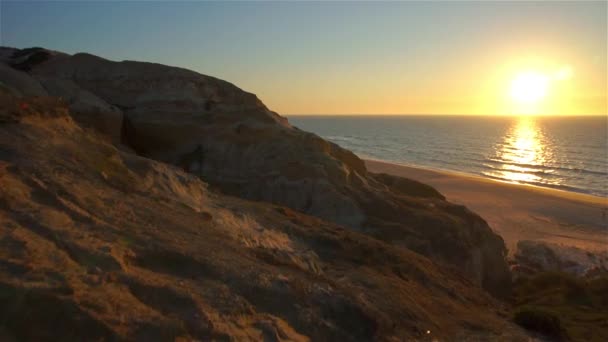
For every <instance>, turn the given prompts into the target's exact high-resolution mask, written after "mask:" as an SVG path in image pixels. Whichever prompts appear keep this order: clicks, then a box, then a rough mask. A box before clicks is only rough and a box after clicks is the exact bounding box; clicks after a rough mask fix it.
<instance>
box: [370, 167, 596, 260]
mask: <svg viewBox="0 0 608 342" xmlns="http://www.w3.org/2000/svg"><path fill="white" fill-rule="evenodd" d="M365 163H366V165H367V167H368V169H369V171H371V172H377V173H378V172H383V173H388V174H392V175H396V176H401V177H406V178H410V179H414V180H417V181H420V182H423V183H426V184H429V185H431V186H433V187H435V188H436V189H437V190H439V191H440V192H441V193H442V194H443V195H444V196H446V197H447V199H448V200H449V201H450V202H453V203H457V204H463V205H465V206H467V207H468V208H469V209H471V210H473V211H475V212H476V213H478V214H479V215H481V216H482V217H483V218H484V219H485V220H486V221H487V222H488V223H489V224H490V226H491V227H492V229H494V231H496V232H497V233H498V234H500V235H501V236H502V237H503V239H504V240H505V243H506V245H507V248H509V253H512V252H513V251H514V250H515V246H516V245H517V241H519V240H541V241H545V242H551V243H557V244H561V245H565V246H574V247H578V248H583V249H586V250H589V251H594V252H595V251H597V252H599V251H607V250H608V198H603V197H596V196H590V195H584V194H577V193H572V192H566V191H559V190H553V189H546V188H539V187H534V186H528V185H520V184H511V183H506V182H500V181H494V180H491V179H487V178H482V177H476V176H472V175H466V174H460V173H457V172H448V171H438V170H430V169H423V168H419V167H413V166H404V165H399V164H392V163H388V162H382V161H375V160H366V161H365Z"/></svg>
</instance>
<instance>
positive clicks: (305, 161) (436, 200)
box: [9, 51, 510, 296]
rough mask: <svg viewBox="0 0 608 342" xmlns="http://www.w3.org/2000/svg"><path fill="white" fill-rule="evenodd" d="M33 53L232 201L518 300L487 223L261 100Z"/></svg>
mask: <svg viewBox="0 0 608 342" xmlns="http://www.w3.org/2000/svg"><path fill="white" fill-rule="evenodd" d="M28 53H29V54H32V57H27V56H28ZM28 53H25V52H23V51H22V52H19V53H18V55H19V56H20V57H19V58H20V59H21V60H23V61H26V63H25V64H26V65H27V67H28V68H29V69H28V70H29V72H30V74H31V75H32V76H33V77H35V78H37V79H39V80H41V81H42V83H43V84H44V85H47V86H49V89H53V91H55V92H56V93H57V94H60V93H63V94H76V95H75V96H74V97H69V98H70V99H71V100H70V101H71V103H72V105H73V107H75V108H73V109H75V111H78V110H81V111H84V112H86V109H83V108H85V106H80V107H76V105H75V104H78V103H83V102H84V103H88V104H90V103H100V102H99V101H102V102H103V103H105V104H108V106H113V107H106V108H114V107H117V108H119V109H120V110H121V111H122V113H123V115H124V119H123V120H122V125H121V132H120V135H121V139H122V142H123V143H124V144H127V145H129V147H131V148H132V149H134V150H135V151H136V152H138V153H139V154H140V155H142V156H145V157H149V158H153V159H155V160H158V161H162V162H166V163H170V164H174V165H178V166H180V167H181V168H183V169H184V170H187V171H189V172H191V173H193V174H196V175H198V176H200V178H202V179H203V180H205V181H206V182H209V183H210V184H211V185H212V186H214V187H217V188H219V189H221V190H222V191H223V192H225V193H227V194H231V195H235V196H239V197H242V198H246V199H253V200H258V201H265V202H270V203H274V204H279V205H284V206H287V207H290V208H292V209H295V210H297V211H299V212H302V213H305V214H310V215H313V216H316V217H319V218H321V219H324V220H328V221H331V222H334V223H337V224H341V225H344V226H346V227H349V228H351V229H353V230H356V231H360V232H364V233H365V234H367V235H369V236H373V237H374V238H376V239H378V240H382V241H386V242H391V243H392V244H394V245H396V246H401V247H406V248H408V249H411V250H414V251H416V252H418V253H421V254H423V255H426V256H429V257H431V258H432V259H433V260H436V261H438V262H442V263H446V264H450V265H452V266H453V267H455V268H456V269H458V270H459V271H460V272H462V273H464V274H467V275H468V276H470V278H471V279H473V280H475V282H476V283H477V284H479V285H482V286H483V287H484V288H486V289H488V290H489V291H490V292H492V293H494V294H496V295H499V296H506V295H507V294H508V292H509V287H510V285H509V280H510V274H509V270H508V267H507V265H506V262H505V256H506V250H505V246H504V243H503V241H502V239H501V238H500V237H499V236H497V235H496V234H494V233H493V232H492V231H491V229H490V228H489V227H488V225H487V224H486V223H485V221H484V220H483V219H481V218H480V217H479V216H477V215H475V214H474V213H472V212H470V211H468V210H466V208H464V207H461V206H456V205H453V204H450V203H448V202H446V201H444V200H443V198H442V196H441V195H440V194H438V193H436V191H434V189H429V187H425V186H422V185H420V184H417V183H412V182H411V181H407V180H399V179H394V178H387V177H386V176H382V175H371V174H368V172H367V170H366V168H365V165H364V163H363V162H362V161H361V160H360V159H359V158H358V157H357V156H355V155H354V154H353V153H351V152H350V151H347V150H344V149H342V148H341V147H339V146H338V145H335V144H333V143H331V142H328V141H325V140H323V139H321V138H319V137H318V136H316V135H314V134H311V133H307V132H303V131H301V130H299V129H297V128H295V127H292V126H291V125H290V124H289V123H288V122H287V120H286V119H284V118H282V117H280V116H279V115H277V114H276V113H274V112H272V111H270V110H269V109H268V108H266V107H265V106H264V104H263V103H262V102H261V101H260V100H259V99H258V98H257V97H256V96H255V95H253V94H250V93H247V92H244V91H242V90H240V89H239V88H238V87H236V86H234V85H232V84H230V83H228V82H225V81H222V80H219V79H216V78H213V77H209V76H205V75H201V74H198V73H196V72H193V71H189V70H185V69H181V68H175V67H169V66H164V65H159V64H153V63H142V62H131V61H124V62H112V61H108V60H105V59H103V58H99V57H96V56H93V55H89V54H76V55H73V56H65V55H62V54H55V55H53V54H50V55H44V56H45V59H43V58H41V57H40V56H42V55H41V51H29V52H28ZM33 53H35V54H36V56H38V57H35V56H34V55H33ZM34 57H35V58H34ZM9 62H10V61H9ZM13 64H14V63H13ZM25 64H23V63H22V62H20V65H25ZM50 84H53V86H50ZM57 84H59V85H60V86H57ZM65 84H69V85H70V86H65ZM74 87H77V88H74ZM58 89H59V90H58ZM66 89H67V90H66ZM75 89H77V90H78V91H76V90H75ZM79 89H82V90H83V91H81V90H79ZM83 94H85V95H86V96H85V95H83ZM91 94H92V95H93V96H94V97H95V98H94V99H95V100H94V101H93V100H91V99H92V97H91V96H90V95H91ZM63 96H64V97H68V96H67V95H63ZM85 97H86V98H87V99H86V100H85V99H84V98H85ZM97 99H99V101H97ZM91 107H92V108H93V107H95V106H91ZM97 107H99V106H97ZM95 108H96V107H95ZM94 113H96V114H93V115H103V113H104V111H103V110H102V111H97V109H95V111H94ZM85 116H86V115H85ZM108 121H110V122H114V119H113V118H110V119H108ZM111 126H112V127H115V125H111ZM104 127H106V126H104ZM115 134H116V132H115V133H114V136H115Z"/></svg>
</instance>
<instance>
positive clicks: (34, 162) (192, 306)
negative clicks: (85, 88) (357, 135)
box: [0, 91, 526, 341]
mask: <svg viewBox="0 0 608 342" xmlns="http://www.w3.org/2000/svg"><path fill="white" fill-rule="evenodd" d="M0 303H2V305H0V321H1V322H2V327H1V329H0V339H2V340H7V341H12V340H17V341H57V340H60V341H82V340H93V341H96V340H106V341H134V340H142V341H174V340H177V341H189V340H201V341H207V340H259V341H261V340H264V341H266V340H271V341H281V340H289V341H307V340H314V341H327V340H332V341H333V340H339V341H368V340H381V341H384V340H386V341H388V340H391V341H402V340H427V339H428V340H430V339H437V340H446V339H451V340H525V339H526V336H525V335H524V334H522V332H521V331H520V330H519V329H518V328H516V327H514V326H513V325H512V324H511V323H510V322H508V321H506V320H505V319H504V318H503V317H504V316H505V312H504V310H503V309H502V308H501V304H499V303H498V302H496V301H495V300H494V299H493V298H492V297H491V296H489V295H488V294H487V293H485V292H484V291H482V290H481V289H480V288H479V287H476V286H473V285H472V284H471V282H470V281H468V280H466V279H465V278H463V277H462V276H461V275H460V272H459V271H458V270H454V269H450V268H446V267H443V266H441V265H438V264H437V263H434V262H432V261H431V260H430V259H428V258H426V257H424V256H422V255H419V254H417V253H413V252H411V251H409V250H407V249H404V248H399V247H397V246H394V245H392V244H390V243H387V242H383V241H380V240H378V239H373V238H370V237H369V236H368V235H367V234H364V233H361V232H356V231H353V230H352V229H344V227H341V226H338V225H336V224H334V223H331V222H327V221H323V220H320V219H318V218H315V217H311V216H307V215H304V214H301V213H298V212H296V211H293V210H291V209H289V208H286V207H284V206H278V205H274V204H269V203H262V202H252V201H247V200H242V199H238V198H235V197H232V196H225V195H222V194H218V193H216V192H214V191H212V190H210V187H209V186H207V184H205V183H204V182H202V181H201V180H200V179H199V178H198V177H196V176H194V175H192V174H189V173H186V172H184V171H183V170H181V169H179V168H178V167H175V166H172V165H168V164H164V163H160V162H156V161H153V160H150V159H147V158H144V157H141V156H137V155H134V154H132V153H129V152H121V151H120V150H118V149H117V148H116V147H115V146H113V145H111V144H109V143H108V142H107V141H106V140H105V139H103V138H102V137H100V136H99V135H97V134H92V132H91V131H90V130H84V129H82V128H81V127H79V126H78V125H77V124H76V123H75V122H74V120H72V118H71V117H70V113H69V109H68V108H67V107H65V104H64V103H63V102H62V101H59V100H58V99H56V98H36V99H23V98H15V97H13V96H8V95H6V94H3V92H2V91H0Z"/></svg>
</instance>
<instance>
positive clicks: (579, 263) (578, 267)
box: [511, 240, 608, 278]
mask: <svg viewBox="0 0 608 342" xmlns="http://www.w3.org/2000/svg"><path fill="white" fill-rule="evenodd" d="M511 268H512V270H513V275H514V277H516V278H519V277H522V276H531V275H534V274H536V273H541V272H564V273H569V274H571V275H574V276H577V277H594V276H597V275H601V274H604V275H606V274H608V252H607V251H604V252H591V251H586V250H582V249H580V248H576V247H572V246H562V245H558V244H553V243H548V242H542V241H531V240H522V241H519V242H518V243H517V250H516V252H515V254H514V262H513V265H512V266H511Z"/></svg>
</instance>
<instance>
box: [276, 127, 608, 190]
mask: <svg viewBox="0 0 608 342" xmlns="http://www.w3.org/2000/svg"><path fill="white" fill-rule="evenodd" d="M288 118H289V122H290V123H291V124H292V125H294V126H296V127H298V128H300V129H302V130H305V131H309V132H313V133H316V134H318V135H319V136H321V137H323V138H325V139H327V140H330V141H332V142H334V143H336V144H338V145H340V146H342V147H344V148H346V149H349V150H351V151H353V152H354V153H356V154H357V155H359V156H360V157H362V158H372V159H378V160H385V161H389V162H394V163H401V164H407V165H414V166H421V167H427V168H435V169H443V170H452V171H459V172H464V173H469V174H474V175H479V176H483V177H487V178H492V179H497V180H502V181H508V182H513V183H522V184H530V185H536V186H541V187H549V188H556V189H561V190H566V191H573V192H581V193H588V194H592V195H596V196H603V197H608V135H607V130H608V129H607V128H608V121H607V119H608V118H607V117H605V116H604V117H602V116H595V117H594V116H579V117H558V116H554V117H548V116H521V117H519V116H436V115H433V116H421V115H420V116H415V115H403V116H381V115H357V116H327V115H315V116H300V115H298V116H289V117H288Z"/></svg>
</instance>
